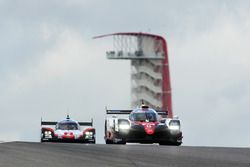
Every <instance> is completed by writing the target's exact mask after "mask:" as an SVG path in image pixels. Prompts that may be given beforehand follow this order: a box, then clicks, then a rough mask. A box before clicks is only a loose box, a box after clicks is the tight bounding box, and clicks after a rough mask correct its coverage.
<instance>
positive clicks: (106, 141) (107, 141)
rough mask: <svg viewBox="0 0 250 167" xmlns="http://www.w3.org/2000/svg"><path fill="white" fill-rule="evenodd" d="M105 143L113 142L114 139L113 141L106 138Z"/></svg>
mask: <svg viewBox="0 0 250 167" xmlns="http://www.w3.org/2000/svg"><path fill="white" fill-rule="evenodd" d="M105 143H106V144H113V141H112V140H109V139H106V140H105Z"/></svg>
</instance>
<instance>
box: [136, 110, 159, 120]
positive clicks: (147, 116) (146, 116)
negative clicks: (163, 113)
mask: <svg viewBox="0 0 250 167" xmlns="http://www.w3.org/2000/svg"><path fill="white" fill-rule="evenodd" d="M132 119H133V120H134V121H141V122H156V121H157V115H156V113H154V112H134V113H133V114H132Z"/></svg>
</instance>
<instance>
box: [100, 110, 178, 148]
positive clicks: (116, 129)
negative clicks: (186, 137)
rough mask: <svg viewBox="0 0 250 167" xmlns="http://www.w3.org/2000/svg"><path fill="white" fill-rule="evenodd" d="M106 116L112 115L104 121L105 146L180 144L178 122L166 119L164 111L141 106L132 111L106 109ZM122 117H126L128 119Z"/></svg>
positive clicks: (176, 119)
mask: <svg viewBox="0 0 250 167" xmlns="http://www.w3.org/2000/svg"><path fill="white" fill-rule="evenodd" d="M106 114H108V115H109V114H111V115H113V116H111V117H110V116H107V117H106V119H105V135H104V139H105V142H106V144H126V143H127V142H131V143H159V144H160V145H177V146H179V145H181V144H182V131H181V125H180V120H179V119H178V118H167V112H166V111H156V110H154V109H152V108H149V107H148V106H146V105H142V106H141V107H140V108H137V109H134V110H107V109H106ZM117 115H119V118H118V116H117ZM122 115H123V118H122ZM124 115H128V118H127V117H124Z"/></svg>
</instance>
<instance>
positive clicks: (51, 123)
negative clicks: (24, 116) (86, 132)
mask: <svg viewBox="0 0 250 167" xmlns="http://www.w3.org/2000/svg"><path fill="white" fill-rule="evenodd" d="M78 123H79V125H80V126H93V119H91V122H78ZM56 124H57V122H54V121H43V120H42V119H41V126H42V125H56Z"/></svg>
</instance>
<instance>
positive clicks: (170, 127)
mask: <svg viewBox="0 0 250 167" xmlns="http://www.w3.org/2000/svg"><path fill="white" fill-rule="evenodd" d="M169 129H170V130H180V126H178V125H170V126H169Z"/></svg>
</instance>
